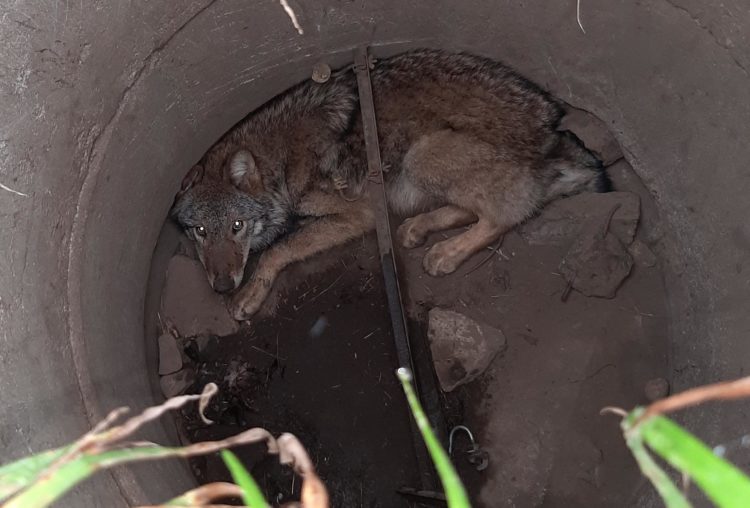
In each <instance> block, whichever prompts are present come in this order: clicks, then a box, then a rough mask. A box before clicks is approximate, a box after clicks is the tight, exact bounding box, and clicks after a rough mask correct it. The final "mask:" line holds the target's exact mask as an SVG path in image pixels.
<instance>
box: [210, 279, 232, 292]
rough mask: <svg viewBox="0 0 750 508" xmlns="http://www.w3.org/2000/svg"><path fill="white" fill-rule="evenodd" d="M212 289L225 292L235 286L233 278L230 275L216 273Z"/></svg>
mask: <svg viewBox="0 0 750 508" xmlns="http://www.w3.org/2000/svg"><path fill="white" fill-rule="evenodd" d="M213 287H214V291H217V292H219V293H227V292H229V291H231V290H233V289H234V288H235V283H234V278H232V277H231V276H230V275H218V276H217V277H216V278H215V279H214V282H213Z"/></svg>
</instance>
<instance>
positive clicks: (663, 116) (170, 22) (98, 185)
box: [0, 0, 750, 506]
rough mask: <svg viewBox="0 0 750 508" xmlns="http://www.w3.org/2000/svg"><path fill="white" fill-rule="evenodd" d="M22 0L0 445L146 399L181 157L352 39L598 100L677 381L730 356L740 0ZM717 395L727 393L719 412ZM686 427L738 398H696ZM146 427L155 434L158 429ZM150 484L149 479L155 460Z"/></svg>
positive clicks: (8, 68) (743, 344) (158, 485)
mask: <svg viewBox="0 0 750 508" xmlns="http://www.w3.org/2000/svg"><path fill="white" fill-rule="evenodd" d="M291 3H292V6H293V7H294V8H295V10H296V12H297V14H298V16H299V19H300V22H301V24H302V26H303V28H304V29H305V34H304V35H299V34H297V32H296V31H295V30H294V28H293V27H292V25H291V22H290V20H289V18H288V17H287V16H286V14H285V13H284V11H283V9H282V8H281V6H280V5H279V4H278V2H275V1H272V0H266V1H262V2H261V1H256V2H251V1H247V0H185V1H181V2H166V1H163V2H154V1H146V0H133V1H129V2H122V1H117V2H105V1H103V0H80V1H61V0H52V1H51V2H45V3H41V2H36V1H32V0H28V1H27V0H6V1H5V2H4V3H3V6H2V7H1V8H0V184H2V185H4V186H6V187H7V188H9V189H13V190H16V191H18V192H20V193H23V194H24V195H18V194H15V193H13V192H11V191H9V190H5V189H0V394H2V395H0V397H1V400H2V412H1V413H0V415H1V416H0V457H2V460H3V461H5V460H9V459H13V458H16V457H19V456H21V455H23V454H26V453H29V452H30V451H38V450H42V449H45V448H48V447H52V446H56V445H60V444H61V443H63V442H65V441H68V440H71V439H74V438H75V437H77V436H78V435H80V434H82V433H83V432H84V431H85V430H87V429H88V428H89V426H90V425H91V422H92V421H96V420H98V419H99V418H101V416H102V415H103V414H104V412H106V411H107V410H109V409H111V408H114V407H116V406H119V405H129V406H132V407H134V408H141V407H143V406H145V405H147V404H149V403H150V402H152V401H153V395H152V392H151V389H150V387H149V383H148V382H147V376H146V374H145V373H146V355H145V353H144V344H143V303H144V302H143V299H144V293H145V287H146V282H147V277H148V269H149V263H150V260H151V254H152V250H153V247H154V244H155V241H156V238H157V236H158V233H159V230H160V227H161V225H162V222H163V220H164V217H165V215H166V213H167V210H168V208H169V206H170V204H171V200H172V195H173V193H174V192H175V190H176V189H177V187H178V185H179V181H180V179H181V177H182V175H183V174H184V172H185V170H186V169H187V168H188V167H189V166H190V165H191V164H192V163H193V162H194V161H195V160H197V159H198V158H199V156H200V155H201V154H202V152H203V151H204V150H205V149H207V148H208V147H209V146H210V145H211V143H212V142H213V141H214V140H215V139H216V138H217V137H218V136H219V135H221V134H222V133H223V132H224V131H226V130H227V129H228V128H229V127H230V126H231V125H232V124H233V123H234V122H236V121H237V120H239V119H240V118H241V117H242V116H244V115H245V114H246V113H247V112H248V111H250V110H251V109H253V108H254V107H256V106H258V105H259V104H261V103H262V102H264V101H265V100H267V99H268V98H270V97H271V96H272V95H274V94H275V93H277V92H278V91H280V90H282V89H284V88H285V87H287V86H288V85H291V84H292V83H294V82H296V81H299V80H300V79H303V78H305V77H307V76H308V75H309V73H310V69H311V67H312V65H313V63H314V62H315V61H317V60H319V59H324V58H325V59H326V60H327V61H329V62H332V63H337V64H340V63H343V62H346V61H347V60H348V59H349V50H350V49H351V48H352V47H353V46H355V45H356V44H360V43H363V42H368V43H372V44H374V45H377V46H379V47H380V49H379V50H378V51H379V52H380V53H381V54H388V53H392V52H394V51H397V50H398V49H403V48H407V47H412V46H419V45H424V46H438V47H446V48H456V49H469V50H473V51H475V52H479V53H483V54H486V55H489V56H494V57H498V58H501V59H503V60H505V61H506V62H507V63H510V64H511V65H514V66H515V67H517V68H518V69H519V70H521V71H522V72H523V73H525V74H527V75H528V76H529V77H531V78H533V79H535V80H536V81H538V82H540V83H541V84H542V85H544V86H547V87H548V88H549V89H551V90H552V91H553V92H554V93H555V94H557V95H558V96H560V97H561V98H563V99H565V100H566V101H568V102H570V103H572V104H574V105H575V106H578V107H581V108H585V109H588V110H589V111H591V112H593V113H595V114H597V115H598V116H600V117H601V118H602V119H604V120H606V121H607V123H608V124H610V125H611V127H612V129H613V131H614V132H615V133H616V135H617V136H618V138H619V140H620V142H621V143H622V145H623V147H624V149H625V151H626V153H627V155H628V158H629V160H630V161H631V163H632V164H633V166H634V167H635V169H636V170H637V171H638V173H639V174H640V175H641V176H642V178H643V180H644V181H645V182H646V184H647V185H648V186H649V188H650V189H652V191H653V193H654V195H655V197H656V200H657V203H658V205H659V207H660V213H661V216H662V219H663V228H662V232H663V236H662V242H661V246H662V249H663V250H664V251H665V252H666V253H667V254H669V255H671V256H672V257H671V262H670V266H669V267H668V273H669V280H668V287H669V290H670V293H671V298H672V304H671V312H672V320H673V323H674V326H673V329H672V330H671V337H670V340H671V341H672V344H673V363H674V367H675V376H676V377H675V382H676V385H677V387H678V388H679V387H684V386H687V385H691V384H694V383H697V382H705V381H710V380H714V379H720V378H726V377H734V376H739V375H741V374H742V373H743V372H744V370H743V369H745V367H747V366H750V351H749V350H750V341H748V340H747V333H748V331H750V313H748V312H747V302H748V296H750V294H749V293H750V261H749V259H750V258H749V256H748V252H749V251H750V227H749V226H748V225H747V221H746V217H748V216H749V215H750V200H748V199H747V197H746V196H747V195H748V190H750V171H748V161H750V143H748V141H747V137H748V136H747V130H748V128H747V126H748V124H750V78H749V76H748V72H749V71H750V51H749V50H748V48H750V44H749V43H750V40H748V39H749V38H750V36H749V35H748V34H750V11H749V10H748V9H747V8H746V5H745V2H743V1H742V0H727V1H725V2H723V3H722V4H721V5H713V6H711V7H707V6H706V3H705V2H700V1H698V0H656V1H653V2H632V1H630V0H608V1H606V2H587V1H585V0H583V1H582V2H581V9H582V12H581V20H582V22H583V25H584V28H585V29H586V33H583V32H582V31H581V29H580V28H579V27H578V25H577V23H576V2H575V1H574V0H570V1H563V2H548V1H544V0H530V1H527V2H511V1H506V0H499V1H496V2H482V1H479V0H465V1H463V2H455V1H449V0H436V1H429V2H428V1H424V2H402V1H397V0H374V1H370V2H365V1H363V0H305V1H300V0H292V2H291ZM737 407H740V406H735V410H736V409H737ZM690 416H691V421H690V423H691V424H692V425H694V426H695V428H696V429H698V430H700V431H702V433H703V434H704V435H706V436H709V437H710V436H719V435H720V433H719V428H720V427H719V425H718V422H719V421H721V422H722V425H723V426H724V428H725V429H730V434H732V433H734V434H733V435H738V434H739V433H741V432H742V429H743V428H744V427H743V425H744V420H743V419H742V415H741V414H739V413H737V412H736V411H735V412H734V413H733V414H730V415H726V414H722V413H720V412H718V411H713V412H712V413H707V412H705V413H704V412H700V411H698V412H694V413H692V414H691V415H690ZM147 437H149V438H151V439H160V438H163V437H164V432H163V429H159V428H156V429H155V430H153V431H152V432H151V434H150V435H149V436H147ZM157 474H158V475H160V476H158V478H159V481H154V478H155V477H156V476H155V475H157ZM189 483H190V479H189V476H188V475H187V472H186V470H185V468H184V466H183V465H181V464H178V463H164V464H159V465H153V464H152V465H144V466H139V467H137V468H133V469H131V470H126V471H120V472H118V473H117V474H115V475H108V474H104V475H101V476H100V477H99V478H98V479H97V480H95V481H93V482H90V483H88V484H87V485H86V486H84V487H83V488H80V489H78V490H77V491H76V493H75V494H74V496H71V497H70V498H68V499H67V503H69V505H71V506H119V505H124V504H125V503H126V500H127V501H128V502H137V501H145V500H146V499H149V500H150V501H153V502H155V501H159V500H162V499H167V498H168V497H169V496H170V495H172V494H174V493H176V492H177V491H178V490H179V489H181V488H184V487H186V486H187V485H189Z"/></svg>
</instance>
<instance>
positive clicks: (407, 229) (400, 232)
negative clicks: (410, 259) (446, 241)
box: [396, 217, 427, 249]
mask: <svg viewBox="0 0 750 508" xmlns="http://www.w3.org/2000/svg"><path fill="white" fill-rule="evenodd" d="M396 238H398V241H399V243H400V244H401V245H403V246H404V247H405V248H407V249H413V248H414V247H419V246H420V245H422V244H423V243H424V242H425V240H427V235H425V234H424V232H422V231H421V230H420V229H419V227H418V226H417V221H416V220H415V218H413V217H412V218H411V219H406V220H405V221H404V222H402V223H401V225H400V226H399V227H398V229H397V230H396Z"/></svg>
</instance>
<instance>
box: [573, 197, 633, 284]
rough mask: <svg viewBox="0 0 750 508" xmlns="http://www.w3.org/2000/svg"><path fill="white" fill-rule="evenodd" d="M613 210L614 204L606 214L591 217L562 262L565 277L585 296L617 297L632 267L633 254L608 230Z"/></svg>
mask: <svg viewBox="0 0 750 508" xmlns="http://www.w3.org/2000/svg"><path fill="white" fill-rule="evenodd" d="M615 206H617V205H615ZM613 213H616V210H615V209H614V207H613V209H612V210H610V211H609V212H608V213H607V215H606V216H604V217H602V218H600V219H598V220H594V219H592V220H591V221H590V222H589V223H588V224H587V226H586V229H585V231H584V232H582V233H581V235H580V236H579V238H578V239H576V241H575V242H574V243H573V246H572V247H571V248H570V250H569V251H568V253H567V254H566V255H565V257H564V258H563V260H562V262H561V263H560V272H561V273H562V275H563V277H564V278H565V280H566V281H568V283H569V284H570V286H571V287H572V288H574V289H575V290H577V291H579V292H581V293H583V294H584V295H586V296H597V297H601V298H614V296H615V293H616V292H617V288H619V287H620V285H621V284H622V281H623V280H625V278H626V277H627V276H628V275H629V274H630V270H631V269H632V268H633V258H632V257H631V256H630V254H629V253H628V251H627V250H626V249H625V247H624V246H623V245H622V243H621V242H620V240H619V239H618V238H617V237H616V236H615V235H614V234H612V233H611V232H609V227H610V225H611V218H612V214H613Z"/></svg>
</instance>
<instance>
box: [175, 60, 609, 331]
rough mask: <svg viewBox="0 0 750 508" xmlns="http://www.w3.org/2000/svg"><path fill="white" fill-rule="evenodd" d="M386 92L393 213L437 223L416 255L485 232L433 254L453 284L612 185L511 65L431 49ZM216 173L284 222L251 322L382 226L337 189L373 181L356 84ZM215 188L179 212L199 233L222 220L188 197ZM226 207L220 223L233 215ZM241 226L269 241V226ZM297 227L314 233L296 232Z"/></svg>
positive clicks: (407, 229) (320, 88) (241, 128)
mask: <svg viewBox="0 0 750 508" xmlns="http://www.w3.org/2000/svg"><path fill="white" fill-rule="evenodd" d="M372 79H373V89H374V94H375V97H374V98H375V108H376V113H377V119H378V130H379V138H380V144H381V153H382V159H383V163H384V165H385V167H386V168H388V173H387V175H386V187H387V191H388V197H389V203H390V206H391V208H392V209H393V210H394V211H396V212H398V213H400V214H403V215H407V216H412V215H414V214H415V213H418V212H424V213H420V214H418V215H416V216H415V217H413V218H411V219H408V220H406V221H405V222H404V223H403V224H402V225H401V227H399V229H398V232H397V238H398V239H399V241H400V242H401V243H402V244H403V245H404V246H405V247H407V248H412V247H416V246H418V245H421V244H422V243H423V242H424V241H425V239H426V237H427V235H429V234H430V233H432V232H435V231H440V230H443V229H447V228H451V227H456V226H461V225H468V224H472V223H474V225H473V226H472V227H471V228H470V229H469V230H467V231H466V232H464V233H461V234H459V235H457V236H455V237H453V238H450V239H448V240H445V241H442V242H439V243H437V244H435V245H434V246H433V247H432V248H431V249H430V250H429V251H428V253H427V254H426V256H425V257H424V269H425V270H426V271H427V272H428V273H429V274H431V275H435V276H437V275H445V274H449V273H451V272H453V271H454V270H456V268H458V266H460V265H461V263H462V262H463V261H465V260H466V259H467V258H468V257H469V256H471V255H472V254H473V253H475V252H477V251H478V250H480V249H482V248H484V247H486V246H487V245H490V244H491V243H493V242H495V241H496V240H497V239H498V238H499V237H500V236H501V235H503V234H504V233H505V232H506V231H508V230H509V229H511V228H512V227H513V226H515V225H516V224H518V223H520V222H522V221H523V220H524V219H526V218H527V217H529V216H530V215H531V214H533V213H534V212H535V211H536V210H538V209H539V208H540V207H541V206H543V205H544V204H545V203H547V202H549V201H550V200H552V199H554V198H556V197H558V196H560V195H564V194H568V193H573V192H578V191H580V190H582V189H586V188H588V189H592V190H595V189H597V188H598V187H599V186H600V184H601V183H602V181H603V178H604V177H603V174H602V173H601V166H600V163H599V161H598V160H597V159H596V158H595V157H594V156H593V155H591V153H590V152H588V151H587V150H586V149H585V148H584V147H583V146H582V145H581V144H580V142H579V141H578V140H577V139H576V138H575V137H574V136H572V135H571V134H569V133H561V132H558V131H557V130H556V129H557V126H558V123H559V120H560V117H561V115H562V113H561V108H560V107H559V105H558V104H557V103H556V102H555V101H554V100H552V99H551V98H550V97H549V96H548V95H547V94H546V93H545V92H543V91H542V90H540V89H539V88H538V87H536V86H535V85H534V84H532V83H530V82H528V81H527V80H525V79H523V78H521V77H520V76H518V75H517V74H515V73H514V72H513V71H512V70H510V69H508V68H507V67H505V66H503V65H502V64H499V63H497V62H493V61H490V60H487V59H483V58H480V57H475V56H471V55H465V54H454V53H445V52H439V51H430V50H422V51H414V52H409V53H406V54H403V55H400V56H397V57H394V58H392V59H389V60H386V61H383V62H381V63H380V64H379V66H378V67H377V68H376V69H375V70H374V71H373V73H372ZM240 150H242V151H243V153H247V154H248V160H250V163H249V164H245V163H243V161H244V160H245V159H242V157H240V156H238V155H237V154H238V152H239V151H240ZM245 151H246V152H245ZM238 157H239V159H241V160H240V162H239V163H237V158H238ZM233 161H235V162H233ZM202 165H203V167H205V171H206V173H207V174H208V175H210V176H206V177H204V179H213V180H214V181H222V182H225V185H226V184H229V185H230V187H233V188H232V190H231V192H233V193H239V195H241V196H245V197H246V202H247V203H246V205H247V206H246V207H245V208H247V209H248V210H256V209H259V210H261V211H262V212H263V213H266V216H267V217H276V219H275V222H273V224H274V225H275V226H276V227H275V229H273V231H274V233H273V234H271V233H270V232H268V233H266V231H270V230H265V229H264V230H263V234H261V235H256V236H257V237H258V238H259V239H262V241H263V242H264V243H265V244H267V245H270V246H269V247H268V248H267V249H266V250H265V251H264V252H263V254H262V255H261V258H260V260H259V263H258V266H257V268H256V270H255V274H254V275H253V279H252V280H251V281H250V282H249V283H248V284H247V285H246V286H245V287H243V288H241V289H240V290H239V291H238V292H237V293H236V295H235V296H234V298H233V304H232V308H233V309H232V310H233V313H234V315H235V317H236V318H237V319H246V318H248V317H249V316H251V315H252V314H253V313H254V312H256V311H257V310H258V308H259V307H260V305H261V304H262V302H263V300H264V299H265V298H266V296H267V294H268V291H269V289H270V288H271V286H272V284H273V282H274V280H275V278H276V277H277V275H278V274H279V273H280V272H281V270H283V269H284V268H285V267H286V266H288V265H289V264H290V263H294V262H297V261H303V260H304V259H306V258H308V257H310V256H312V255H314V254H316V253H318V252H322V251H324V250H327V249H329V248H331V247H334V246H336V245H341V244H343V243H345V242H346V241H348V240H351V239H352V238H356V237H358V236H360V235H362V234H363V233H365V232H366V231H368V230H369V229H371V228H372V227H373V225H374V220H373V215H372V212H371V211H370V209H369V208H368V205H367V200H364V199H360V200H357V201H355V202H351V201H348V200H346V199H343V198H342V197H341V196H340V195H338V194H337V193H336V192H335V191H334V189H333V188H334V186H335V185H334V183H336V184H341V183H342V182H344V183H345V184H346V185H347V186H348V189H347V192H348V193H350V192H352V191H353V192H355V193H356V191H357V190H358V189H362V188H363V185H364V181H365V178H366V175H365V173H366V169H365V168H366V161H365V151H364V142H363V138H362V129H361V119H360V116H359V112H358V108H357V104H356V85H355V79H354V76H353V75H352V74H351V73H348V72H342V73H339V74H337V75H335V76H334V77H333V78H332V79H331V81H330V82H329V83H327V84H324V85H318V84H314V83H305V84H303V85H300V86H299V87H297V88H295V89H293V90H292V91H290V92H287V93H286V94H284V95H282V96H280V97H279V98H277V99H274V101H272V102H271V103H270V104H269V105H267V106H265V107H264V108H262V109H261V110H260V111H259V112H257V113H254V114H253V115H251V116H250V117H248V119H246V120H245V121H243V122H242V123H241V124H239V125H238V126H237V127H236V128H235V129H233V130H232V131H230V133H228V134H227V135H226V136H225V137H224V138H223V139H222V140H221V141H220V142H219V143H217V145H216V146H215V147H214V148H213V149H212V150H211V151H209V152H208V153H207V154H206V156H205V157H204V159H203V161H202ZM232 168H234V169H232ZM232 184H233V185H232ZM201 185H204V184H203V183H202V182H201V180H200V179H199V180H198V181H191V182H190V184H189V185H188V188H187V190H183V191H181V192H182V194H181V195H180V196H178V199H177V200H176V204H175V209H176V213H175V215H176V216H177V217H178V220H180V222H181V223H183V225H184V226H185V227H186V229H188V228H190V227H193V226H194V225H195V224H196V220H198V219H196V217H195V214H193V215H190V214H191V213H193V212H194V211H195V210H196V208H198V209H200V207H203V208H205V209H208V208H210V206H209V205H208V204H201V203H203V202H202V201H200V200H197V199H196V200H195V201H191V200H190V197H189V196H188V198H187V199H186V198H184V196H183V195H184V194H185V193H190V192H191V190H192V189H197V188H199V187H201ZM214 199H216V200H222V199H225V198H221V197H219V196H218V195H217V196H216V197H215V198H214ZM259 200H262V201H259ZM182 201H185V202H184V203H183V202H182ZM261 202H262V203H264V204H263V205H262V206H261V205H259V204H258V203H261ZM219 208H221V212H217V213H223V214H224V215H228V214H229V212H226V211H225V210H224V208H222V207H219ZM232 213H235V214H239V213H246V214H249V213H250V212H248V211H245V212H232ZM259 213H260V212H259ZM256 215H257V214H256ZM180 217H183V219H180ZM258 217H260V216H258ZM238 218H241V219H243V220H246V221H253V224H258V223H260V224H263V225H264V228H265V222H264V220H266V221H267V220H268V219H260V218H255V216H253V218H249V217H238ZM293 219H297V220H299V221H301V222H299V227H297V228H295V229H293V230H292V231H291V232H290V230H291V229H292V228H291V226H290V224H291V221H292V220H293ZM217 227H218V226H217ZM223 227H225V226H223ZM264 235H265V236H264ZM253 238H255V237H253ZM258 241H260V240H258ZM204 264H206V263H205V261H204ZM242 265H243V266H244V261H243V262H242ZM240 268H241V267H240ZM236 269H237V267H234V270H235V271H234V272H233V273H235V274H236ZM209 277H211V276H210V275H209Z"/></svg>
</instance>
